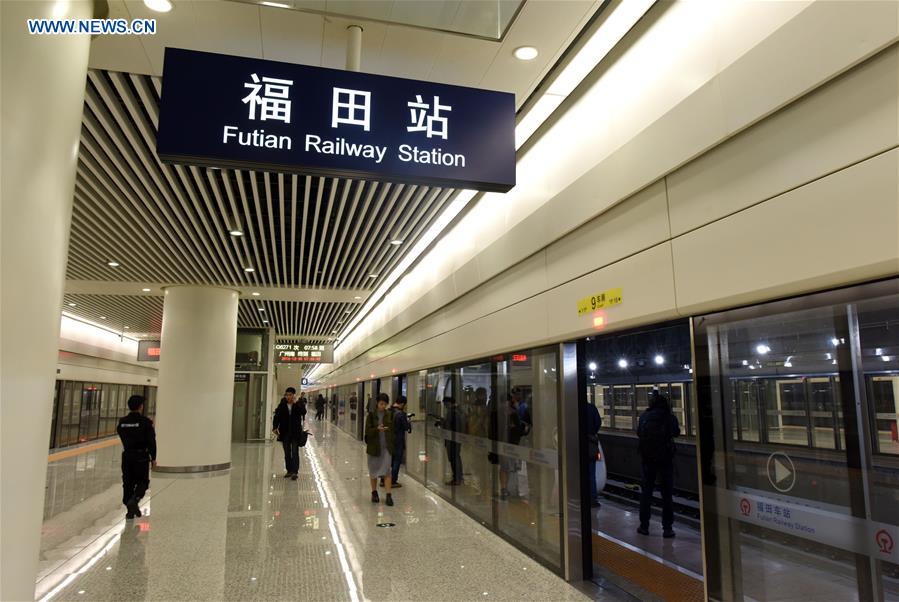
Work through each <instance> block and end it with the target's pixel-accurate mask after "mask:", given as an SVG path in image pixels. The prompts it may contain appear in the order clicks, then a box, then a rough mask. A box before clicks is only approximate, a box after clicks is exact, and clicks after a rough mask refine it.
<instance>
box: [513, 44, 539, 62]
mask: <svg viewBox="0 0 899 602" xmlns="http://www.w3.org/2000/svg"><path fill="white" fill-rule="evenodd" d="M513 54H514V55H515V58H517V59H518V60H519V61H533V60H534V59H535V58H537V55H538V54H540V53H539V52H537V49H536V48H534V47H533V46H519V47H518V48H516V49H515V52H514V53H513Z"/></svg>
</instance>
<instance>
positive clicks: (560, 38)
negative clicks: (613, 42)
mask: <svg viewBox="0 0 899 602" xmlns="http://www.w3.org/2000/svg"><path fill="white" fill-rule="evenodd" d="M600 5H601V2H600V1H598V0H597V1H596V2H594V1H592V0H553V1H552V2H550V1H546V0H539V1H531V2H526V3H525V5H524V8H522V9H521V12H520V13H519V15H518V18H517V19H516V20H515V23H514V25H513V26H512V28H511V29H510V30H509V33H508V34H507V35H506V38H505V39H504V40H503V43H502V48H501V49H500V51H499V53H498V54H497V57H496V60H495V61H494V62H493V64H492V65H491V66H490V69H488V70H487V73H486V75H485V76H484V78H483V80H482V81H481V82H480V85H482V86H484V87H487V88H493V89H496V90H509V91H514V92H515V95H516V98H517V103H518V105H517V106H518V107H521V104H522V103H523V102H524V101H525V100H526V99H527V96H528V95H529V94H530V92H531V91H532V90H533V88H534V87H535V86H536V85H537V84H538V83H539V81H540V79H542V77H543V75H544V74H545V73H546V72H547V71H549V69H550V68H552V66H553V65H554V64H555V62H556V60H557V59H558V57H559V56H560V55H561V54H562V53H563V52H564V51H565V49H566V48H567V47H568V45H569V44H570V42H571V41H572V40H573V39H574V37H575V36H576V35H577V33H578V32H579V31H580V29H581V27H582V26H583V24H584V23H585V22H586V21H587V20H588V19H589V18H590V16H591V15H592V14H593V13H594V12H595V11H596V10H597V9H598V8H599V6H600ZM519 46H533V47H535V48H537V50H538V51H540V56H539V57H538V58H537V59H535V60H533V61H520V60H518V59H516V58H515V56H514V55H513V54H512V53H513V51H514V50H515V49H516V48H517V47H519Z"/></svg>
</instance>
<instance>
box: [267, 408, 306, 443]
mask: <svg viewBox="0 0 899 602" xmlns="http://www.w3.org/2000/svg"><path fill="white" fill-rule="evenodd" d="M305 415H306V408H305V407H303V406H302V405H300V402H298V401H295V402H294V404H293V405H292V406H291V405H288V404H287V401H285V400H283V399H282V400H281V403H280V404H278V408H277V409H276V410H275V417H274V418H273V419H272V430H274V429H278V441H285V440H287V441H290V440H298V439H299V438H300V433H302V432H303V417H304V416H305ZM288 436H289V439H285V437H288Z"/></svg>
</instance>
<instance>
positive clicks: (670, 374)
mask: <svg viewBox="0 0 899 602" xmlns="http://www.w3.org/2000/svg"><path fill="white" fill-rule="evenodd" d="M584 352H585V355H586V357H585V358H583V359H584V360H585V361H584V365H586V367H587V388H588V399H591V400H592V401H593V403H594V404H595V405H596V407H597V409H598V410H599V414H600V416H601V417H602V424H603V429H607V430H608V429H611V430H619V431H631V432H633V431H634V430H635V428H636V424H637V420H638V418H639V416H640V413H641V412H643V411H644V410H645V409H646V407H647V405H648V400H649V393H650V391H652V390H653V389H654V388H658V389H659V391H660V392H662V393H663V394H664V395H666V396H667V397H668V399H669V401H670V403H671V411H672V412H673V413H674V415H675V416H676V417H677V420H678V422H679V423H680V425H681V432H682V433H683V434H684V435H685V436H687V435H693V434H694V433H695V431H694V430H693V426H692V422H693V421H692V417H691V416H690V394H691V388H690V386H691V384H692V381H693V370H692V368H691V365H690V364H691V362H692V351H691V347H690V325H689V322H687V321H681V322H668V323H664V324H656V325H651V326H644V327H641V328H639V329H636V330H632V331H626V332H620V333H613V334H609V335H606V336H601V337H590V338H589V339H588V340H587V341H585V345H584Z"/></svg>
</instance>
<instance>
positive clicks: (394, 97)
mask: <svg viewBox="0 0 899 602" xmlns="http://www.w3.org/2000/svg"><path fill="white" fill-rule="evenodd" d="M156 152H157V153H158V155H159V158H160V159H161V160H162V161H164V162H169V163H187V164H196V165H208V166H213V167H235V168H244V169H255V170H267V171H282V172H283V171H292V172H302V173H307V174H313V175H326V176H334V177H354V178H364V179H374V180H385V181H390V182H408V183H413V184H425V185H432V186H443V187H452V188H468V189H474V190H485V191H492V192H506V191H508V190H509V189H511V188H512V187H514V186H515V95H514V94H509V93H506V92H494V91H490V90H479V89H476V88H466V87H462V86H450V85H446V84H436V83H431V82H422V81H416V80H409V79H402V78H397V77H387V76H383V75H372V74H368V73H357V72H353V71H340V70H337V69H325V68H322V67H311V66H307V65H294V64H290V63H281V62H277V61H266V60H260V59H251V58H243V57H236V56H228V55H222V54H213V53H209V52H196V51H192V50H183V49H179V48H166V51H165V65H164V68H163V81H162V100H161V103H160V116H159V134H158V136H157V140H156Z"/></svg>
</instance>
